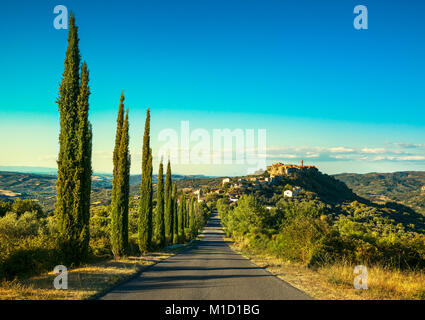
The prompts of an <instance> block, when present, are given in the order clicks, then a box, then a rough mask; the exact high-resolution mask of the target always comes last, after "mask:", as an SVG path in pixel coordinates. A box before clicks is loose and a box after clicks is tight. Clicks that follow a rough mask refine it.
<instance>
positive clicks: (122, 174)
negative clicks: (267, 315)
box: [55, 13, 197, 265]
mask: <svg viewBox="0 0 425 320" xmlns="http://www.w3.org/2000/svg"><path fill="white" fill-rule="evenodd" d="M68 29H69V31H68V47H67V50H66V55H65V62H64V72H63V74H62V76H63V77H62V81H61V84H60V88H59V96H58V99H57V101H56V102H57V104H58V108H59V112H60V133H59V145H60V148H59V155H58V161H57V164H58V179H57V202H56V208H55V215H56V218H57V221H58V231H59V236H58V247H59V249H60V251H61V252H62V253H63V261H64V263H67V264H68V265H75V264H79V263H81V262H83V261H84V260H86V258H87V255H88V249H89V241H90V232H89V220H90V193H91V175H92V167H91V154H92V127H91V124H90V122H89V120H88V112H89V96H90V89H89V71H88V68H87V64H86V63H85V62H84V63H83V64H81V61H80V60H81V57H80V51H79V46H78V43H79V39H78V27H77V26H76V25H75V17H74V15H73V13H71V14H70V17H69V25H68ZM80 65H81V67H80ZM124 100H125V97H124V93H123V92H122V93H121V98H120V103H119V107H118V116H117V129H116V135H115V147H114V152H113V186H112V202H111V245H112V252H113V254H114V256H117V257H119V256H125V255H127V254H128V249H129V245H128V214H129V195H130V164H131V160H130V152H129V119H128V109H127V110H124ZM163 171H164V168H163V162H162V160H161V163H160V165H159V172H158V184H157V199H156V202H157V205H156V211H155V219H153V201H152V197H153V187H152V149H151V147H150V109H148V110H147V112H146V122H145V131H144V136H143V152H142V181H141V185H140V201H139V206H138V242H139V243H138V244H139V249H140V251H141V252H142V253H146V252H148V251H150V250H152V249H153V248H154V247H164V246H166V245H170V244H175V243H179V242H184V241H185V240H186V239H187V238H188V237H189V236H194V235H196V231H195V230H197V227H196V226H195V211H194V202H193V199H192V200H191V201H187V200H186V197H185V195H184V194H183V195H182V196H181V198H180V199H178V194H177V186H176V183H174V185H173V184H172V177H171V164H170V161H168V164H167V171H166V176H165V182H164V177H163Z"/></svg>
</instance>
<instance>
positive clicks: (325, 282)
mask: <svg viewBox="0 0 425 320" xmlns="http://www.w3.org/2000/svg"><path fill="white" fill-rule="evenodd" d="M226 241H227V242H228V244H229V245H230V246H231V247H232V248H233V249H234V250H235V251H237V252H239V253H241V254H242V255H244V256H245V257H247V258H248V259H250V260H251V261H252V262H254V263H255V264H256V265H258V266H260V267H265V268H266V270H268V271H269V272H270V273H272V274H274V275H276V276H277V277H279V278H281V279H282V280H284V281H286V282H288V283H290V284H291V285H293V286H294V287H296V288H298V289H300V290H302V291H304V292H306V293H307V294H309V295H310V296H312V297H314V298H316V299H320V300H418V299H420V300H424V299H425V273H424V272H423V271H418V272H414V271H400V270H394V269H391V270H390V269H385V268H382V267H369V268H368V289H367V290H359V289H355V288H354V285H353V282H354V277H355V274H354V266H352V265H344V264H334V265H330V266H324V267H320V268H317V269H312V268H308V267H306V266H303V265H300V264H296V263H292V262H288V261H283V260H282V259H278V258H276V257H273V256H270V255H266V254H259V253H256V252H252V251H250V250H248V249H247V248H246V246H244V245H243V244H234V243H232V242H231V241H230V239H226Z"/></svg>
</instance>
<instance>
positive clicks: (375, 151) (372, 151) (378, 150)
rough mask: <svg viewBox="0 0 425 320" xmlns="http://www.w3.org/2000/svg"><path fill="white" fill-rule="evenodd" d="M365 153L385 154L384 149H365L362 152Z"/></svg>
mask: <svg viewBox="0 0 425 320" xmlns="http://www.w3.org/2000/svg"><path fill="white" fill-rule="evenodd" d="M361 151H362V152H363V153H372V154H378V153H384V152H385V149H384V148H363V149H362V150H361Z"/></svg>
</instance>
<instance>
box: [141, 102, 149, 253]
mask: <svg viewBox="0 0 425 320" xmlns="http://www.w3.org/2000/svg"><path fill="white" fill-rule="evenodd" d="M138 232H139V249H140V251H141V252H142V253H146V252H147V251H149V250H150V249H151V248H152V150H151V148H150V110H149V109H148V110H147V111H146V121H145V134H144V136H143V153H142V183H141V185H140V201H139V223H138Z"/></svg>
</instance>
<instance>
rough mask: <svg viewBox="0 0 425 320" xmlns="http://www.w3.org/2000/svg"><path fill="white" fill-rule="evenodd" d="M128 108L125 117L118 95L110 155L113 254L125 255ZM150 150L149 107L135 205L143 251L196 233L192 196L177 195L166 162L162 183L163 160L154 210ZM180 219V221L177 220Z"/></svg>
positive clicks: (127, 185)
mask: <svg viewBox="0 0 425 320" xmlns="http://www.w3.org/2000/svg"><path fill="white" fill-rule="evenodd" d="M128 143H129V138H128V109H127V111H126V114H125V118H124V94H123V93H122V94H121V99H120V104H119V107H118V116H117V132H116V138H115V149H114V155H113V162H114V171H113V175H114V177H113V187H112V205H111V207H112V225H111V243H112V251H113V254H114V256H116V257H119V256H125V255H127V254H128V211H129V205H128V203H129V175H130V155H129V152H128ZM152 198H153V187H152V149H151V148H150V109H148V110H147V112H146V121H145V132H144V136H143V153H142V181H141V184H140V201H139V206H138V238H139V239H138V241H139V243H138V244H139V250H140V252H142V253H146V252H148V251H151V250H153V249H154V248H162V247H164V246H167V245H171V244H176V243H181V242H185V241H186V240H187V239H188V238H189V237H190V238H191V237H194V236H196V233H197V230H198V228H199V226H198V225H197V224H196V218H195V205H194V203H195V202H194V199H193V198H192V200H191V201H188V200H186V197H185V195H184V194H183V195H182V196H181V198H180V199H178V198H177V185H176V183H174V186H173V184H172V176H171V164H170V161H168V164H167V171H166V175H165V182H164V164H163V160H162V159H161V162H160V164H159V169H158V183H157V191H156V208H155V211H154V210H153V201H152V200H153V199H152ZM179 221H180V223H179Z"/></svg>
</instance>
